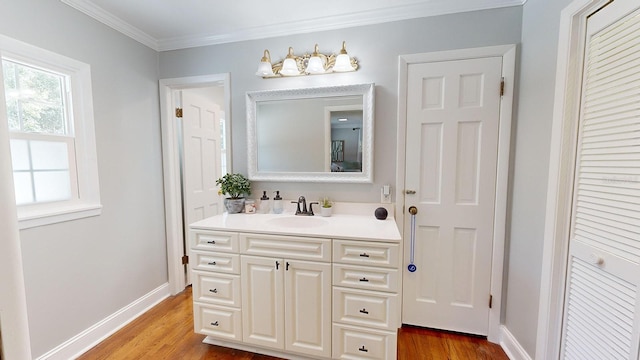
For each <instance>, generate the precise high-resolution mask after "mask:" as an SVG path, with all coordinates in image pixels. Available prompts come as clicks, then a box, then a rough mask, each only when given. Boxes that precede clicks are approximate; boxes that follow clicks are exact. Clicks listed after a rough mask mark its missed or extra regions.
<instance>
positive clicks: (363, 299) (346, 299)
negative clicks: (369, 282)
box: [333, 288, 400, 330]
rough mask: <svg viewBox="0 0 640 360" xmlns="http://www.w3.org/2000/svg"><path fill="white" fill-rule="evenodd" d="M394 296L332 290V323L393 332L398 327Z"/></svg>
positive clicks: (396, 303)
mask: <svg viewBox="0 0 640 360" xmlns="http://www.w3.org/2000/svg"><path fill="white" fill-rule="evenodd" d="M397 309H398V296H397V295H396V294H390V293H382V292H373V291H364V290H355V289H344V288H333V321H337V322H341V323H345V324H351V325H359V326H370V327H376V328H379V329H385V330H395V329H397V328H398V327H399V325H400V321H399V320H400V319H399V318H400V316H398V315H399V314H398V313H397Z"/></svg>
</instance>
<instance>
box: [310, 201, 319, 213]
mask: <svg viewBox="0 0 640 360" xmlns="http://www.w3.org/2000/svg"><path fill="white" fill-rule="evenodd" d="M313 204H316V205H318V204H319V203H318V202H317V201H314V202H311V203H309V216H313Z"/></svg>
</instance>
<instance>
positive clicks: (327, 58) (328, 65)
mask: <svg viewBox="0 0 640 360" xmlns="http://www.w3.org/2000/svg"><path fill="white" fill-rule="evenodd" d="M318 49H319V48H318V44H316V45H315V47H314V51H313V53H312V54H311V55H310V54H308V53H305V54H304V55H301V56H298V55H295V54H294V53H293V48H292V47H289V52H288V54H287V56H286V58H285V59H284V60H283V61H280V62H278V63H275V64H271V56H270V54H269V50H265V51H264V56H263V57H262V59H261V60H260V64H259V65H258V71H256V75H257V76H261V77H263V78H265V79H266V78H273V77H282V76H301V75H319V74H329V73H333V72H349V71H356V70H358V61H357V60H356V59H354V58H352V57H350V56H349V55H348V54H347V49H346V42H345V41H343V42H342V49H341V50H340V52H339V54H338V55H336V54H331V55H325V54H322V53H320V51H319V50H318Z"/></svg>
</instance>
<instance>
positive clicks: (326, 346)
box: [190, 214, 401, 360]
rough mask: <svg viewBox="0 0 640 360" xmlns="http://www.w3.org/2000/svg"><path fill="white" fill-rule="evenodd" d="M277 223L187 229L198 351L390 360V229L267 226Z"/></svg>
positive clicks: (394, 312)
mask: <svg viewBox="0 0 640 360" xmlns="http://www.w3.org/2000/svg"><path fill="white" fill-rule="evenodd" d="M285 218H286V215H285V216H282V215H272V214H253V215H246V214H237V215H231V216H229V215H218V216H215V217H212V218H209V219H205V220H202V221H200V222H198V223H194V224H192V225H191V231H190V239H191V240H190V242H191V257H190V263H191V265H190V266H191V270H192V275H193V276H192V279H193V306H194V325H195V331H196V332H197V333H200V334H205V335H207V337H206V338H205V340H204V342H205V343H208V344H214V345H221V346H227V347H232V348H237V349H243V350H248V351H253V352H260V353H264V354H270V355H275V356H280V357H284V358H287V359H325V360H328V359H395V358H396V347H397V345H396V341H397V336H396V333H397V329H398V327H399V326H400V307H399V306H400V299H399V289H400V283H399V281H400V276H399V271H398V266H399V264H400V256H401V255H400V254H401V251H400V236H399V234H398V232H397V227H396V226H395V222H386V223H385V222H380V221H378V220H375V219H374V220H372V219H371V218H365V217H364V216H359V217H353V216H352V217H347V216H345V217H344V219H342V218H341V217H339V216H332V217H331V218H330V219H322V220H321V219H318V221H317V222H316V223H324V222H326V223H327V224H326V226H324V227H321V226H316V227H311V226H307V227H305V228H303V229H290V230H282V229H281V228H280V227H276V226H275V225H272V224H274V222H273V220H274V219H277V220H278V221H281V219H285ZM292 218H293V220H292V221H295V220H296V219H295V217H291V216H290V217H288V218H287V219H285V220H287V221H289V219H292ZM303 220H304V219H303ZM303 220H300V223H301V224H305V225H308V224H315V223H310V222H303ZM306 220H308V219H306ZM359 221H361V223H359ZM339 234H344V235H343V237H340V236H339ZM354 234H364V235H354ZM369 234H370V235H371V236H370V237H365V236H366V235H369ZM380 234H382V235H380ZM358 236H360V237H358ZM376 236H378V237H377V238H376Z"/></svg>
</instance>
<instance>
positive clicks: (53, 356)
mask: <svg viewBox="0 0 640 360" xmlns="http://www.w3.org/2000/svg"><path fill="white" fill-rule="evenodd" d="M169 295H170V294H169V283H165V284H163V285H160V286H159V287H157V288H156V289H154V290H152V291H150V292H149V293H147V294H146V295H144V296H142V297H141V298H139V299H137V300H136V301H134V302H132V303H131V304H129V305H127V306H125V307H123V308H122V309H120V310H118V311H116V312H115V313H113V314H111V315H109V316H108V317H106V318H105V319H103V320H101V321H100V322H98V323H97V324H95V325H93V326H91V327H90V328H88V329H86V330H84V331H83V332H81V333H79V334H78V335H76V336H74V337H72V338H71V339H69V340H67V341H65V342H64V343H62V344H60V345H58V346H56V347H55V348H53V349H52V350H50V351H49V352H47V353H46V354H44V355H42V356H40V357H38V358H37V360H68V359H75V358H77V357H79V356H80V355H82V354H83V353H85V352H86V351H87V350H89V349H91V348H92V347H94V346H96V345H97V344H98V343H100V342H101V341H102V340H104V339H106V338H107V337H109V336H110V335H112V334H113V333H115V332H116V331H118V330H120V329H121V328H122V327H124V326H125V325H127V324H128V323H130V322H131V321H133V320H135V319H136V318H137V317H138V316H140V315H142V314H143V313H145V312H146V311H147V310H149V309H151V308H152V307H154V306H155V305H157V304H158V303H159V302H161V301H162V300H164V299H166V298H167V297H169Z"/></svg>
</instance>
